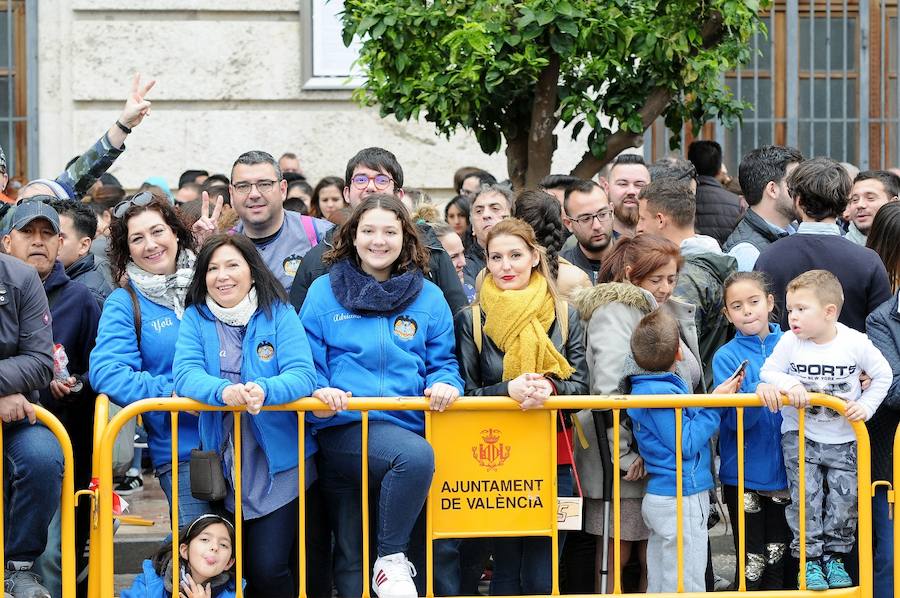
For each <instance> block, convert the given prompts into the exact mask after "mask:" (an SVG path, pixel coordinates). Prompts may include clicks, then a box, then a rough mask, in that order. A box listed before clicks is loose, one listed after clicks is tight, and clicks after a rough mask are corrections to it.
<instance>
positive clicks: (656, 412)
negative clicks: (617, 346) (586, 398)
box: [628, 310, 743, 593]
mask: <svg viewBox="0 0 900 598" xmlns="http://www.w3.org/2000/svg"><path fill="white" fill-rule="evenodd" d="M631 352H632V354H633V356H634V361H635V362H636V363H637V365H638V367H639V368H640V369H641V370H643V372H642V373H640V374H637V375H633V376H630V378H629V379H630V382H631V391H630V394H632V395H665V394H690V392H691V390H690V388H689V387H688V384H687V383H686V382H685V381H684V380H683V379H682V378H681V377H680V376H678V374H676V373H675V366H676V364H677V363H678V361H680V360H681V359H682V352H681V343H680V341H679V332H678V324H677V322H676V321H675V320H674V319H673V318H672V317H671V316H670V315H668V314H666V313H665V312H663V311H661V310H656V311H653V312H651V313H650V314H649V315H647V316H644V317H643V318H642V319H641V321H640V323H638V326H637V328H635V330H634V332H633V333H632V336H631ZM742 378H743V376H742V375H741V374H739V375H737V376H735V377H733V378H730V379H729V380H727V381H726V382H725V383H723V384H722V385H720V386H719V387H718V388H716V390H715V391H713V392H715V393H733V392H735V391H736V389H737V388H738V387H739V386H740V384H741V381H742ZM628 415H629V417H631V421H632V424H633V427H634V435H635V438H636V439H637V442H638V446H639V450H640V453H641V457H643V459H644V463H645V466H646V468H647V472H648V473H649V475H650V480H649V482H648V483H647V494H646V496H644V502H643V505H642V508H641V511H642V513H643V516H644V522H645V523H646V524H647V527H648V528H649V529H650V538H649V540H648V541H647V562H648V563H650V564H651V566H649V567H648V570H647V592H649V593H655V592H675V591H676V590H677V589H678V588H677V586H678V568H677V566H671V565H672V564H675V563H676V559H677V552H678V551H677V543H678V525H677V522H676V518H675V517H673V516H672V515H673V513H675V508H676V504H677V503H676V501H677V500H678V499H677V496H676V494H677V491H676V488H677V486H676V483H677V482H676V478H675V475H676V471H677V469H676V467H677V463H676V461H675V460H676V459H677V458H678V457H679V456H680V458H681V459H682V505H683V511H682V521H683V526H682V530H683V532H682V533H683V534H684V551H683V557H684V562H683V563H682V566H683V567H684V591H686V592H703V591H705V590H706V559H707V549H706V545H707V542H708V535H707V529H706V521H707V518H708V516H709V492H708V491H709V490H710V489H712V488H713V486H714V483H713V478H712V469H711V468H710V456H711V451H710V448H709V440H710V438H712V435H713V434H714V433H715V432H716V430H717V429H718V427H719V412H718V411H717V410H715V409H703V408H696V407H689V408H684V409H682V411H681V447H680V450H678V449H676V447H675V415H674V412H673V410H669V409H647V408H631V409H628Z"/></svg>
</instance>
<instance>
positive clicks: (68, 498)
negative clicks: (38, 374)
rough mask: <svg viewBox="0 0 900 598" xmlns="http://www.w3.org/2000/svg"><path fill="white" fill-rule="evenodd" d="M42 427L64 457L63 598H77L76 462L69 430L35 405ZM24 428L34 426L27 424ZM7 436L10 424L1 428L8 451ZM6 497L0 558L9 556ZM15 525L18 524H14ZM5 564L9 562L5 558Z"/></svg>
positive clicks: (0, 574) (0, 498) (0, 503)
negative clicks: (57, 445) (7, 553)
mask: <svg viewBox="0 0 900 598" xmlns="http://www.w3.org/2000/svg"><path fill="white" fill-rule="evenodd" d="M34 411H35V413H36V415H37V420H38V422H39V423H36V424H34V425H43V426H45V427H46V428H48V429H49V430H50V431H51V432H53V435H54V436H56V440H57V441H58V442H59V446H60V449H62V455H63V464H64V465H63V478H62V494H61V497H60V504H59V509H60V542H61V547H60V548H61V558H62V562H61V567H62V569H61V579H62V598H75V578H76V571H75V497H76V494H75V461H74V458H73V455H72V441H71V440H70V439H69V435H68V434H67V433H66V429H65V428H64V427H63V425H62V423H60V421H59V420H58V419H56V416H54V415H53V414H52V413H50V412H49V411H47V410H46V409H44V408H43V407H41V406H39V405H34ZM20 425H31V424H28V423H27V422H25V423H24V424H20ZM6 433H7V430H6V424H3V425H2V426H0V447H3V448H4V450H5V448H6V444H5V441H4V438H3V435H4V434H6ZM5 463H6V459H2V460H0V479H2V480H4V481H5V477H4V472H3V467H4V465H5ZM5 498H6V497H5V493H2V492H0V554H3V555H5V554H6V552H5V545H4V538H5V537H6V527H5V525H6V521H5V519H6V504H5ZM34 508H35V509H55V506H54V505H34ZM11 523H12V524H15V522H11ZM4 562H6V559H5V558H4ZM4 578H5V572H4V571H0V585H3V583H4V582H5V579H4Z"/></svg>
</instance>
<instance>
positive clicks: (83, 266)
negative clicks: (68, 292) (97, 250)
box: [66, 253, 113, 309]
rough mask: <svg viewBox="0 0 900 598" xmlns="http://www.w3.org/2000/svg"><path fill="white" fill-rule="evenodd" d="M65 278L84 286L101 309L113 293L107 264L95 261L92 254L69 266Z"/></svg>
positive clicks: (110, 274)
mask: <svg viewBox="0 0 900 598" xmlns="http://www.w3.org/2000/svg"><path fill="white" fill-rule="evenodd" d="M66 276H68V277H69V278H71V279H72V280H74V281H75V282H80V283H81V284H83V285H84V286H86V287H87V288H88V290H90V291H91V294H92V295H93V296H94V299H96V300H97V303H98V304H99V305H100V308H101V309H102V308H103V303H104V302H106V298H107V297H108V296H109V294H110V293H112V292H113V284H112V273H111V272H110V271H109V264H108V263H106V262H105V261H102V260H98V259H96V257H95V256H94V254H93V253H88V254H87V255H84V256H82V257H80V258H78V259H77V260H75V261H74V262H72V263H71V264H69V267H68V268H66Z"/></svg>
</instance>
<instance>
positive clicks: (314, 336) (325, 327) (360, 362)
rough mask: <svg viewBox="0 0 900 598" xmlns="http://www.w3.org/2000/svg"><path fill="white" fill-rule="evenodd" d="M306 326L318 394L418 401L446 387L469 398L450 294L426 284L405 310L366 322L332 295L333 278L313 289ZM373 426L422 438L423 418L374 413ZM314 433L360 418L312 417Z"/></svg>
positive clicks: (305, 307) (318, 281) (308, 298)
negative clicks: (328, 390)
mask: <svg viewBox="0 0 900 598" xmlns="http://www.w3.org/2000/svg"><path fill="white" fill-rule="evenodd" d="M300 319H301V320H302V322H303V326H304V327H305V328H306V334H307V336H308V337H309V345H310V348H311V349H312V354H313V361H314V362H315V364H316V370H317V372H318V377H319V382H318V387H320V388H321V387H326V386H330V387H333V388H340V389H341V390H345V391H349V392H351V393H353V396H354V397H404V396H406V397H410V396H412V397H419V396H422V395H423V394H424V391H425V389H426V388H428V387H430V386H433V385H434V384H436V383H438V382H443V383H445V384H449V385H451V386H455V387H456V388H458V389H459V391H460V393H462V392H463V381H462V378H460V377H459V365H458V364H457V361H456V354H455V336H454V330H453V317H452V316H451V314H450V308H449V307H448V305H447V301H446V299H444V294H443V293H442V292H441V290H440V289H439V288H438V287H437V286H436V285H435V284H434V283H432V282H430V281H428V280H426V281H424V284H423V286H422V291H421V292H420V293H419V296H418V297H416V298H415V300H414V301H413V302H412V303H411V304H410V305H409V306H408V307H406V308H405V309H403V310H400V311H397V312H395V313H392V314H389V315H386V316H362V315H359V314H355V313H352V312H350V311H349V310H347V309H346V308H344V306H342V305H341V304H340V303H339V302H338V300H337V298H335V296H334V293H333V292H332V290H331V275H330V274H329V275H328V276H320V277H319V278H317V279H316V280H315V282H313V283H312V285H311V286H310V287H309V293H308V294H307V296H306V300H305V301H304V303H303V309H302V310H301V312H300ZM369 417H370V419H373V420H384V421H389V422H392V423H394V424H397V425H398V426H401V427H403V428H406V429H407V430H411V431H413V432H416V433H418V434H423V433H424V430H425V416H424V415H423V413H422V412H421V411H370V412H369ZM307 418H308V421H309V422H310V423H311V424H312V426H313V428H314V429H321V428H325V427H328V426H336V425H340V424H346V423H349V422H354V421H359V420H360V414H359V412H355V411H341V412H339V413H336V414H335V415H334V416H332V417H329V418H326V419H320V418H318V417H315V416H314V415H313V414H312V413H309V414H307Z"/></svg>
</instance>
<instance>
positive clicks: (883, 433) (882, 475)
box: [866, 294, 900, 483]
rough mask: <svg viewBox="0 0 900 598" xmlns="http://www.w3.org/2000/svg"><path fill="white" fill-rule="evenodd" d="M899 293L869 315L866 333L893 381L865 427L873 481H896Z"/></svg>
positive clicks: (899, 395)
mask: <svg viewBox="0 0 900 598" xmlns="http://www.w3.org/2000/svg"><path fill="white" fill-rule="evenodd" d="M897 308H898V301H897V294H894V297H893V298H892V299H890V300H889V301H886V302H884V303H883V304H882V305H881V307H879V308H878V309H876V310H875V311H873V312H872V313H871V314H869V317H868V318H866V333H867V334H868V335H869V340H871V341H872V344H873V345H875V347H876V348H877V349H878V350H879V351H881V354H882V355H884V358H885V359H887V360H888V363H890V364H891V370H893V373H894V381H893V382H892V383H891V387H890V389H889V390H888V393H887V396H886V397H885V398H884V401H883V402H882V403H881V406H879V407H878V411H876V412H875V415H873V416H872V419H870V420H869V421H868V422H866V427H867V428H868V429H869V440H870V441H871V444H872V481H873V482H874V481H875V480H887V481H889V482H891V483H893V481H894V476H893V463H894V433H895V432H896V431H897V424H898V423H900V313H898V312H897Z"/></svg>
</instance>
